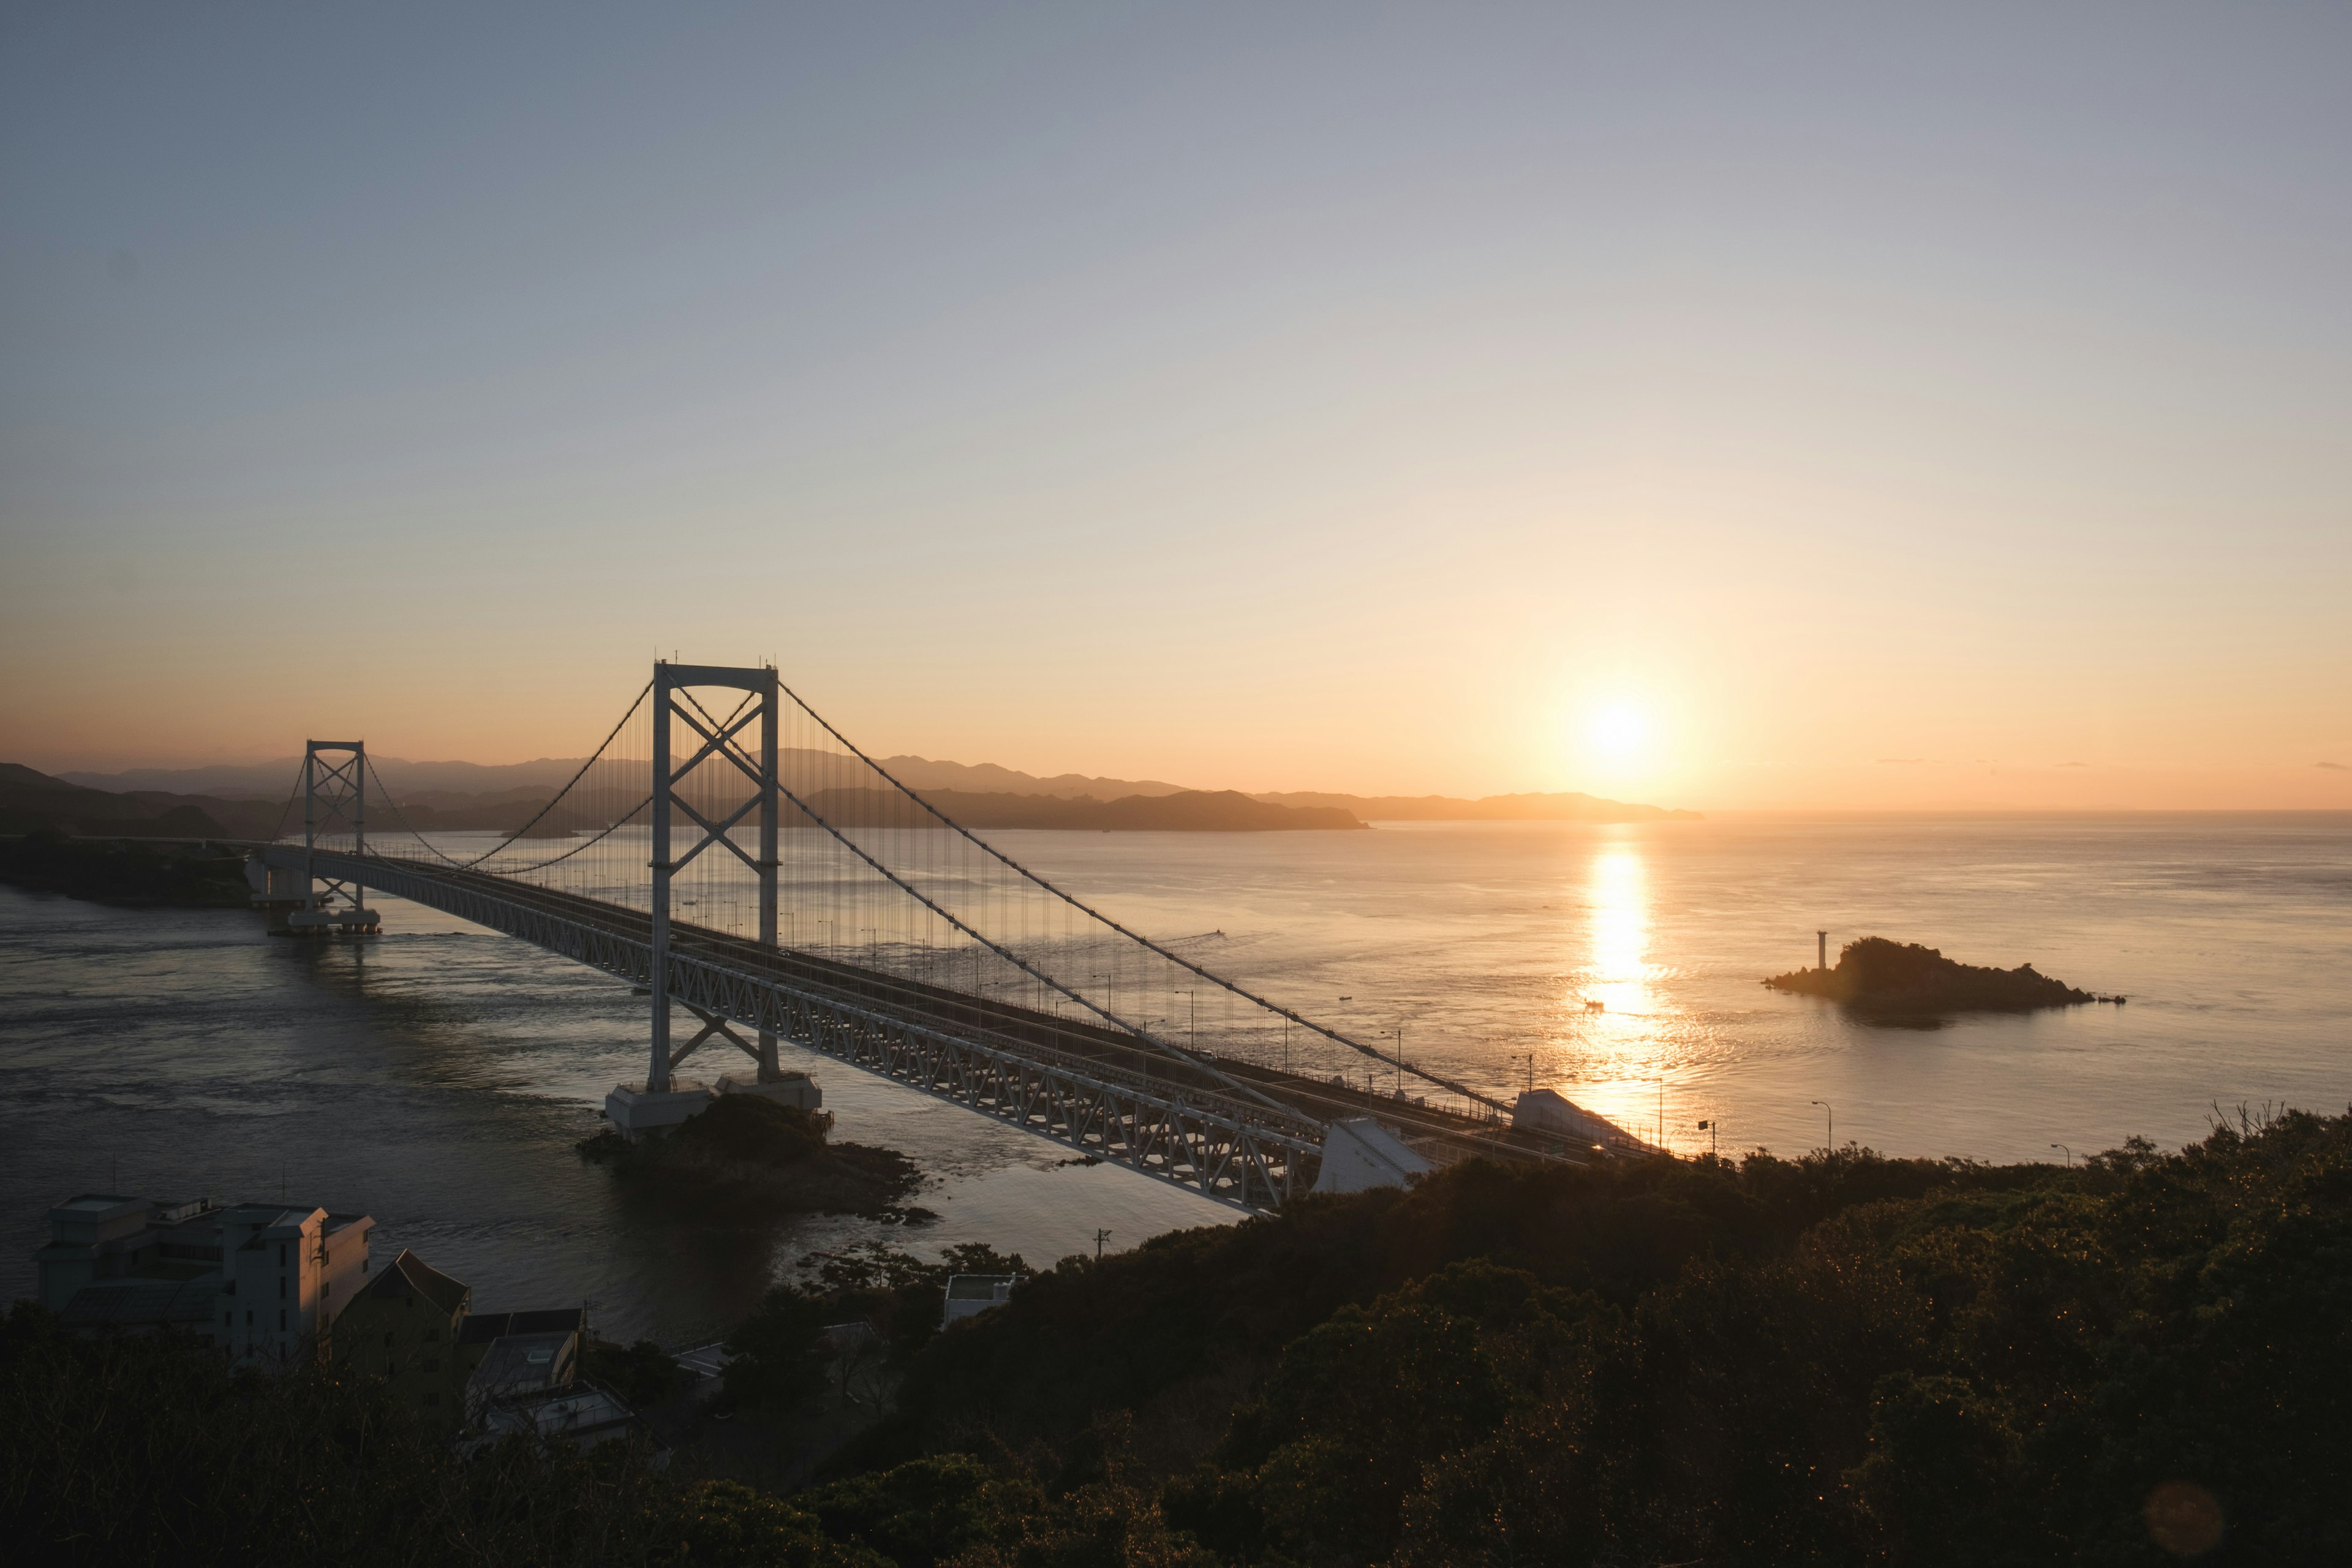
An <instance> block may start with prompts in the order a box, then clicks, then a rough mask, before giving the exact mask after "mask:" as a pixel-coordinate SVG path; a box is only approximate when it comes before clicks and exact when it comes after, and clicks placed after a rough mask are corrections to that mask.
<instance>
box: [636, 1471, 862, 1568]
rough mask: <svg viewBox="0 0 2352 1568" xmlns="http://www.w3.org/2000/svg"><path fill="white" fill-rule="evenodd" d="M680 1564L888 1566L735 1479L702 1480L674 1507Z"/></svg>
mask: <svg viewBox="0 0 2352 1568" xmlns="http://www.w3.org/2000/svg"><path fill="white" fill-rule="evenodd" d="M674 1508H675V1512H676V1516H677V1521H678V1540H677V1544H676V1547H675V1549H674V1554H673V1555H672V1556H671V1557H670V1558H669V1559H668V1560H669V1561H670V1562H672V1563H676V1564H677V1568H888V1565H887V1560H886V1559H884V1558H881V1557H877V1556H876V1555H875V1554H874V1553H873V1552H868V1551H866V1549H864V1548H863V1547H859V1546H854V1545H851V1546H845V1545H842V1544H839V1543H838V1542H834V1541H831V1540H828V1539H827V1538H826V1536H825V1533H824V1528H823V1527H822V1526H821V1525H820V1524H819V1523H818V1522H817V1521H816V1519H815V1518H814V1516H813V1515H811V1514H809V1513H807V1512H805V1511H803V1510H801V1509H799V1508H796V1507H794V1506H793V1504H791V1503H788V1502H786V1501H784V1500H782V1498H778V1497H773V1496H771V1495H770V1494H768V1493H766V1492H761V1491H754V1490H752V1489H751V1488H750V1487H747V1486H743V1485H741V1484H740V1483H739V1482H736V1481H698V1482H696V1483H695V1484H693V1485H691V1486H688V1487H687V1488H686V1489H684V1491H683V1492H681V1493H680V1494H679V1496H678V1499H677V1502H676V1504H675V1505H674Z"/></svg>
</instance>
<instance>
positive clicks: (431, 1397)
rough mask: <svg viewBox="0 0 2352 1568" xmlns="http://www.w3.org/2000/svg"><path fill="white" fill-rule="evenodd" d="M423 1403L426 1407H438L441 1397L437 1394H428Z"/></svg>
mask: <svg viewBox="0 0 2352 1568" xmlns="http://www.w3.org/2000/svg"><path fill="white" fill-rule="evenodd" d="M440 1403H441V1396H440V1395H439V1394H426V1395H425V1404H427V1405H438V1404H440Z"/></svg>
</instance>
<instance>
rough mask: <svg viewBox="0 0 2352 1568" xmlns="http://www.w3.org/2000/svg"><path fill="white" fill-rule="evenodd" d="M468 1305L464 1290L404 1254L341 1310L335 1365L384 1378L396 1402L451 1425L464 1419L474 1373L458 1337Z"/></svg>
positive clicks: (469, 1298) (466, 1289) (469, 1296)
mask: <svg viewBox="0 0 2352 1568" xmlns="http://www.w3.org/2000/svg"><path fill="white" fill-rule="evenodd" d="M473 1304H474V1292H473V1289H471V1288H470V1287H468V1286H467V1285H464V1284H461V1283H459V1282H458V1281H457V1280H455V1279H450V1278H449V1276H447V1275H446V1274H444V1273H442V1272H441V1271H440V1270H439V1269H437V1268H434V1267H433V1266H432V1265H431V1264H429V1263H427V1262H425V1259H423V1258H419V1257H417V1256H416V1254H415V1253H413V1252H410V1251H407V1250H405V1249H403V1251H402V1252H401V1254H400V1256H399V1257H397V1258H394V1259H393V1260H392V1261H391V1262H390V1263H388V1264H386V1265H384V1267H383V1268H382V1269H380V1270H378V1271H377V1273H376V1275H375V1277H374V1278H373V1279H371V1280H369V1281H368V1283H367V1285H366V1286H365V1287H364V1288H363V1289H362V1290H361V1291H360V1292H359V1294H358V1295H357V1296H355V1297H353V1298H352V1301H351V1304H350V1305H349V1306H347V1307H345V1308H344V1309H343V1311H342V1316H341V1318H340V1319H338V1320H337V1321H336V1324H335V1360H336V1362H337V1363H339V1364H341V1365H345V1366H348V1367H350V1368H351V1369H352V1370H353V1371H355V1372H362V1373H371V1374H373V1375H374V1376H377V1377H381V1378H383V1380H384V1382H385V1383H386V1384H389V1385H390V1386H391V1389H392V1393H393V1395H394V1398H396V1399H398V1400H399V1401H400V1402H401V1403H402V1404H404V1405H407V1406H408V1407H409V1408H410V1409H412V1410H414V1411H415V1412H416V1413H417V1414H418V1415H423V1416H424V1417H425V1418H426V1419H427V1420H428V1421H431V1422H433V1423H435V1424H436V1425H446V1426H456V1425H457V1422H458V1421H459V1420H461V1419H462V1418H463V1417H464V1415H465V1413H466V1398H465V1394H466V1376H467V1373H468V1372H470V1371H471V1370H472V1368H471V1367H470V1366H469V1365H468V1364H467V1363H465V1362H464V1360H463V1358H462V1356H461V1355H460V1352H459V1350H458V1344H457V1339H458V1331H459V1330H460V1329H462V1328H463V1327H464V1326H465V1325H466V1323H467V1321H468V1320H467V1316H466V1313H467V1309H468V1308H470V1307H471V1306H472V1305H473Z"/></svg>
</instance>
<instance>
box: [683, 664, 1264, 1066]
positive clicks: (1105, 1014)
mask: <svg viewBox="0 0 2352 1568" xmlns="http://www.w3.org/2000/svg"><path fill="white" fill-rule="evenodd" d="M680 695H682V696H684V697H685V699H686V700H688V702H691V703H693V704H694V707H695V710H696V711H697V712H698V713H700V714H701V715H702V716H703V717H704V718H705V719H709V718H710V710H709V709H707V708H705V707H703V706H702V704H701V703H700V702H699V701H698V700H696V699H695V696H694V693H692V692H691V691H687V690H685V689H682V688H681V689H680ZM799 700H800V699H799V698H797V697H795V698H793V701H795V702H798V701H799ZM812 717H814V715H812ZM818 722H819V723H823V722H824V721H823V720H821V719H820V720H818ZM712 724H713V727H714V728H716V727H717V724H718V721H716V720H712ZM843 743H844V744H847V742H843ZM725 744H726V745H727V747H728V749H729V750H730V751H733V752H735V753H736V755H737V758H738V759H739V761H741V762H748V761H749V759H747V758H744V757H743V756H742V748H741V747H740V746H738V745H736V744H735V742H733V741H732V740H731V739H730V740H729V741H727V742H725ZM852 749H853V750H855V748H852ZM869 765H870V763H869ZM753 771H754V772H755V773H756V772H757V771H758V770H757V769H754V770H753ZM877 771H879V770H877ZM884 776H885V777H886V778H887V777H888V775H887V774H884ZM891 782H892V783H894V784H895V783H896V782H897V781H896V780H892V781H891ZM776 793H777V794H779V795H782V796H783V797H784V798H785V799H786V800H789V801H791V802H792V803H793V805H794V806H796V807H798V808H799V809H800V811H801V813H802V815H803V816H806V817H807V818H808V819H809V820H810V821H811V822H814V823H815V824H816V825H817V826H819V827H822V828H824V830H825V831H826V832H827V833H829V834H831V835H832V836H833V837H835V839H836V840H838V841H839V842H840V844H841V845H842V847H845V848H846V849H847V850H848V851H849V852H850V853H851V854H853V855H855V856H856V857H857V858H859V859H860V860H863V861H865V862H866V865H868V866H870V867H872V868H874V869H875V870H876V871H878V872H880V873H881V874H882V876H883V877H885V878H887V879H888V880H889V882H890V884H891V886H893V887H895V888H897V889H898V890H899V891H900V892H902V893H905V894H906V895H907V896H908V898H911V899H913V900H916V901H917V902H919V903H920V904H921V905H922V906H923V907H924V908H925V909H928V910H930V911H931V912H932V913H933V914H936V915H938V916H939V917H940V919H941V920H944V921H947V922H948V923H949V924H950V925H951V926H953V927H955V929H956V930H958V931H961V932H963V933H964V934H965V935H966V936H968V937H970V938H971V939H972V941H974V942H979V943H981V944H982V945H983V946H985V947H986V948H987V949H988V950H989V951H990V952H993V953H995V954H996V956H997V957H999V958H1001V959H1003V960H1004V962H1005V963H1010V964H1012V965H1013V967H1014V968H1016V969H1019V970H1020V971H1021V972H1022V973H1024V974H1027V975H1028V976H1030V977H1031V978H1032V979H1034V980H1036V981H1038V982H1040V983H1041V984H1045V985H1049V986H1051V987H1052V988H1053V989H1054V990H1055V991H1058V992H1060V993H1061V994H1063V995H1065V996H1066V997H1068V998H1069V999H1070V1000H1071V1001H1073V1002H1076V1004H1077V1005H1079V1006H1081V1007H1084V1008H1085V1009H1087V1011H1088V1012H1090V1013H1092V1014H1094V1015H1095V1016H1097V1017H1099V1018H1101V1019H1102V1020H1104V1021H1105V1022H1106V1023H1108V1024H1110V1025H1112V1026H1115V1027H1117V1028H1118V1029H1120V1030H1122V1031H1124V1032H1125V1033H1127V1034H1129V1035H1131V1036H1133V1037H1135V1038H1137V1039H1139V1040H1143V1041H1146V1042H1148V1043H1150V1044H1151V1045H1153V1046H1156V1047H1159V1048H1160V1049H1161V1050H1163V1051H1165V1052H1167V1053H1168V1054H1169V1055H1170V1056H1171V1057H1174V1058H1176V1059H1177V1060H1179V1061H1181V1062H1183V1063H1184V1064H1186V1065H1187V1066H1189V1067H1192V1068H1197V1069H1198V1070H1200V1071H1202V1072H1204V1073H1207V1074H1208V1075H1209V1076H1210V1077H1212V1078H1213V1079H1216V1080H1217V1081H1218V1082H1219V1083H1222V1084H1223V1085H1224V1086H1225V1087H1226V1088H1228V1089H1233V1090H1234V1091H1236V1092H1238V1093H1241V1094H1244V1095H1247V1096H1249V1097H1250V1098H1251V1099H1252V1100H1256V1101H1258V1102H1259V1103H1260V1104H1262V1105H1265V1106H1266V1107H1268V1108H1270V1109H1272V1110H1286V1111H1287V1110H1292V1109H1293V1108H1291V1107H1288V1106H1286V1105H1284V1104H1283V1103H1282V1102H1281V1101H1280V1100H1276V1099H1274V1098H1273V1097H1272V1096H1271V1095H1268V1094H1265V1092H1263V1091H1262V1090H1260V1089H1257V1088H1255V1086H1253V1085H1251V1084H1247V1083H1244V1082H1242V1081H1241V1080H1240V1079H1236V1078H1234V1077H1233V1076H1232V1075H1230V1074H1228V1073H1226V1072H1224V1071H1223V1070H1222V1069H1220V1068H1216V1067H1214V1066H1213V1065H1212V1064H1210V1063H1208V1062H1205V1061H1202V1060H1201V1059H1200V1058H1197V1057H1195V1056H1194V1055H1193V1054H1192V1053H1191V1052H1189V1051H1186V1050H1183V1049H1181V1047H1177V1046H1173V1045H1171V1044H1170V1043H1169V1042H1167V1041H1166V1040H1163V1039H1160V1037H1158V1036H1156V1035H1153V1034H1151V1033H1150V1032H1149V1031H1147V1030H1144V1029H1141V1028H1138V1027H1137V1026H1135V1025H1133V1024H1130V1023H1129V1022H1128V1021H1127V1020H1126V1019H1124V1018H1122V1017H1120V1016H1118V1015H1117V1014H1115V1013H1113V1012H1111V1011H1110V1010H1109V1009H1108V1008H1107V1007H1104V1006H1103V1005H1101V1004H1099V1003H1097V1002H1096V1001H1094V1000H1093V999H1091V998H1090V997H1087V996H1085V995H1082V994H1079V993H1078V992H1076V991H1073V990H1071V989H1070V988H1069V987H1068V986H1066V985H1065V984H1062V983H1061V982H1060V981H1059V980H1056V979H1055V978H1054V977H1053V976H1052V975H1050V974H1048V973H1045V971H1044V970H1042V969H1039V968H1038V967H1037V966H1036V965H1034V964H1033V963H1030V962H1029V961H1028V960H1027V959H1024V958H1023V957H1022V956H1021V955H1020V954H1019V953H1017V952H1013V950H1012V949H1010V948H1008V947H1005V946H1004V945H1003V944H1002V943H1000V942H996V941H995V940H994V939H992V938H991V937H988V936H984V935H982V933H981V932H980V931H977V930H975V929H973V928H972V927H971V926H970V925H968V924H966V923H965V922H964V921H962V920H961V919H959V918H958V917H957V916H956V915H955V914H954V913H953V912H952V911H951V910H948V909H947V908H946V907H944V906H943V905H941V904H940V903H939V902H938V901H937V900H933V899H932V898H931V897H930V896H929V894H927V893H925V892H923V891H922V890H921V889H919V888H917V887H915V886H913V885H912V884H911V883H909V882H908V881H907V879H905V878H903V877H901V876H899V875H898V873H897V872H896V871H893V870H891V869H890V868H888V867H887V866H885V865H884V864H882V862H881V861H879V860H877V859H876V858H874V857H873V856H871V855H869V854H867V853H866V850H865V849H864V848H863V847H861V846H860V845H859V844H858V843H857V842H856V840H855V839H853V838H851V837H849V836H848V835H847V834H845V833H844V832H842V831H841V829H839V828H837V827H835V826H834V825H833V824H832V823H830V822H827V821H826V820H825V819H824V817H822V816H818V815H817V814H816V812H815V810H814V809H813V808H812V807H811V806H810V805H809V804H808V803H807V802H806V801H804V800H803V799H801V797H800V796H798V795H794V794H793V792H792V791H791V790H790V789H787V788H786V787H785V786H784V784H783V783H782V780H779V781H778V782H777V784H776Z"/></svg>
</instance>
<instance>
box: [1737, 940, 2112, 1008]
mask: <svg viewBox="0 0 2352 1568" xmlns="http://www.w3.org/2000/svg"><path fill="white" fill-rule="evenodd" d="M1764 984H1767V985H1769V986H1770V987H1772V988H1773V989H1774V990H1776V991H1793V992H1795V993H1797V994H1800V995H1803V996H1820V997H1823V998H1826V999H1827V1000H1829V1001H1832V1002H1838V1003H1843V1004H1844V1005H1846V1006H1848V1007H1852V1008H1853V1009H1855V1010H1856V1011H1858V1012H1869V1013H1882V1014H1924V1013H1958V1012H1971V1011H1979V1012H2003V1013H2023V1012H2030V1011H2032V1009H2033V1008H2036V1007H2070V1006H2074V1005H2077V1004H2079V1003H2084V1002H2095V1001H2097V1000H2098V998H2097V997H2095V996H2094V995H2092V994H2091V993H2089V992H2087V991H2078V990H2076V989H2075V988H2074V987H2073V986H2072V985H2069V984H2066V983H2065V982H2064V981H2063V980H2053V979H2052V978H2050V976H2048V975H2046V974H2042V973H2037V972H2036V971H2035V970H2034V967H2033V965H2032V964H2031V963H2021V964H2019V965H2018V966H2017V967H2016V968H2015V969H1987V968H1981V967H1979V966H1978V965H1976V964H1972V963H1954V962H1953V961H1952V960H1951V959H1948V958H1946V957H1945V956H1944V955H1943V953H1941V952H1938V951H1937V950H1936V949H1935V948H1932V947H1922V946H1920V945H1919V944H1918V943H1917V942H1889V941H1888V940H1887V939H1886V938H1885V937H1877V936H1866V937H1864V938H1862V939H1861V940H1860V941H1858V942H1848V943H1846V944H1845V947H1844V949H1843V951H1842V952H1839V954H1838V961H1837V964H1836V967H1834V968H1831V969H1799V970H1794V971H1791V972H1790V973H1787V974H1776V975H1774V976H1772V977H1771V978H1770V979H1769V980H1767V981H1765V982H1764Z"/></svg>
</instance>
